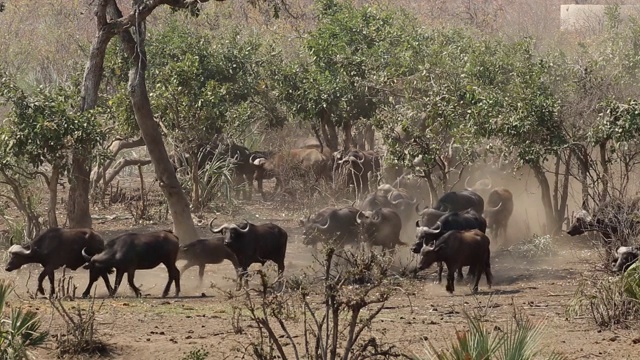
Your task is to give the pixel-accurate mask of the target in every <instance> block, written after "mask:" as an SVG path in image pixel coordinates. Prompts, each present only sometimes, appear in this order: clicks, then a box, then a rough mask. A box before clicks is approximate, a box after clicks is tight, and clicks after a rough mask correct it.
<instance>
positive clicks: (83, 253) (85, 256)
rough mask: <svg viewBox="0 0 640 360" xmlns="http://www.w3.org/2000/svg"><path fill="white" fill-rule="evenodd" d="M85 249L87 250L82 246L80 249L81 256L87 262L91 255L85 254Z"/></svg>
mask: <svg viewBox="0 0 640 360" xmlns="http://www.w3.org/2000/svg"><path fill="white" fill-rule="evenodd" d="M85 250H87V248H83V249H82V257H83V258H84V259H85V260H86V261H87V262H89V261H91V256H89V255H87V253H86V251H85Z"/></svg>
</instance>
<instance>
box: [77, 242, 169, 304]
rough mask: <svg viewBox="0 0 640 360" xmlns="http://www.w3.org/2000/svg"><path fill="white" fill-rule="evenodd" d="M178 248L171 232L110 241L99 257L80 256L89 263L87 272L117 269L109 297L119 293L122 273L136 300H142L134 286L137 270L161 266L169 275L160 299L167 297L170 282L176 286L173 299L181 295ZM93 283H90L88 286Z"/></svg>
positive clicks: (92, 279) (84, 254)
mask: <svg viewBox="0 0 640 360" xmlns="http://www.w3.org/2000/svg"><path fill="white" fill-rule="evenodd" d="M179 248H180V245H179V242H178V237H177V236H176V235H174V234H173V232H172V231H170V230H163V231H154V232H149V233H144V234H139V233H133V232H130V233H125V234H122V235H120V236H117V237H115V238H113V239H111V240H109V241H108V242H107V244H106V245H105V249H104V251H102V252H101V253H99V254H96V255H94V256H89V255H87V254H86V253H85V250H83V251H82V255H83V256H84V257H85V259H86V261H87V262H88V263H89V264H88V267H89V269H102V270H111V269H114V268H115V269H116V283H115V287H114V289H113V293H112V296H115V294H116V293H117V292H118V288H119V287H120V283H122V277H123V276H124V274H125V273H126V274H127V281H128V283H129V286H130V287H131V289H132V290H133V291H134V292H135V293H136V297H140V296H142V294H141V292H140V289H139V288H138V287H137V286H136V285H135V283H134V282H133V280H134V275H135V272H136V270H149V269H153V268H155V267H156V266H158V265H160V264H164V266H166V268H167V272H168V273H169V280H168V282H167V285H166V286H165V288H164V291H163V292H162V297H166V296H167V295H168V294H169V289H170V288H171V283H172V282H175V286H176V296H178V295H179V294H180V271H179V270H178V268H177V267H176V259H177V257H178V251H179ZM95 280H96V279H95V278H91V279H89V286H91V284H92V283H93V282H94V281H95Z"/></svg>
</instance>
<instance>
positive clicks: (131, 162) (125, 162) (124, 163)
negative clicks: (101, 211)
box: [104, 159, 151, 186]
mask: <svg viewBox="0 0 640 360" xmlns="http://www.w3.org/2000/svg"><path fill="white" fill-rule="evenodd" d="M149 164H151V160H149V159H121V160H119V161H118V162H117V163H116V166H115V167H114V169H113V170H112V171H111V172H110V173H109V176H107V178H106V179H105V180H104V186H108V185H109V184H111V182H112V181H113V179H115V178H116V176H118V174H120V172H121V171H122V170H123V169H124V168H126V167H128V166H146V165H149Z"/></svg>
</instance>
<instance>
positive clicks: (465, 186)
mask: <svg viewBox="0 0 640 360" xmlns="http://www.w3.org/2000/svg"><path fill="white" fill-rule="evenodd" d="M470 177H471V176H467V179H466V180H465V181H464V188H465V189H466V190H468V191H472V190H473V189H471V188H470V187H469V184H468V182H469V178H470Z"/></svg>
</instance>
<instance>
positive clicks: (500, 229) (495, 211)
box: [483, 188, 513, 240]
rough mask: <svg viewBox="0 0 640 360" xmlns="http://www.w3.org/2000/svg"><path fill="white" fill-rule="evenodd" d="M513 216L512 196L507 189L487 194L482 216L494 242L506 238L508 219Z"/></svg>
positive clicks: (494, 190)
mask: <svg viewBox="0 0 640 360" xmlns="http://www.w3.org/2000/svg"><path fill="white" fill-rule="evenodd" d="M511 214H513V194H512V193H511V191H509V189H505V188H495V189H493V190H491V192H490V193H489V199H488V200H487V207H486V208H485V209H484V213H483V216H484V218H485V219H486V220H487V228H488V230H489V231H490V232H491V236H492V237H493V239H494V240H496V239H499V238H500V236H502V237H504V238H506V236H507V226H508V225H509V219H511Z"/></svg>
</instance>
